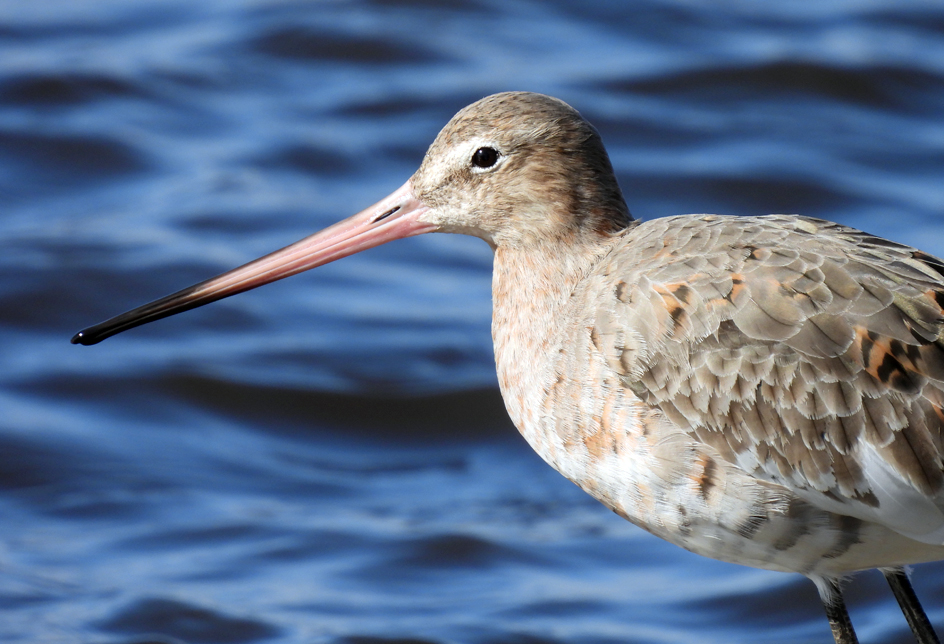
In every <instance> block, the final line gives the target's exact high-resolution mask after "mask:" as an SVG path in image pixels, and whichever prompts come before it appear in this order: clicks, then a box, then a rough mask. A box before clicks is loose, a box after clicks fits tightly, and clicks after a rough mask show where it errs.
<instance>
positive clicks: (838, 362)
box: [593, 215, 944, 506]
mask: <svg viewBox="0 0 944 644" xmlns="http://www.w3.org/2000/svg"><path fill="white" fill-rule="evenodd" d="M719 248H722V249H724V251H723V253H722V252H719V250H718V249H719ZM616 250H617V251H619V252H613V253H612V254H611V257H612V259H610V260H609V262H610V263H609V264H606V261H607V260H604V264H605V268H604V270H603V271H602V274H604V275H606V276H619V284H620V286H619V291H620V292H619V295H618V297H616V298H614V299H613V300H612V301H611V302H610V303H608V304H606V305H604V306H601V308H600V310H599V312H598V314H597V318H596V323H595V327H594V329H593V333H594V337H595V338H596V342H597V344H598V346H599V348H600V350H601V352H602V354H603V355H604V356H605V357H606V359H607V362H608V364H609V365H610V367H611V368H613V369H614V370H616V371H617V372H618V373H619V374H620V375H621V376H622V377H623V381H624V383H625V384H626V386H628V387H629V388H630V389H632V390H633V391H634V392H635V393H636V394H637V395H639V396H640V397H641V398H642V399H643V400H644V401H646V402H647V403H649V404H651V405H654V406H658V407H659V408H661V409H662V410H663V411H664V412H665V413H666V415H667V416H668V417H669V418H670V419H671V420H672V421H673V422H675V423H676V424H678V425H679V426H680V427H682V428H683V429H685V430H687V431H689V432H691V434H692V436H694V437H697V439H698V440H700V441H703V442H705V443H708V444H710V445H711V446H713V447H714V448H716V449H717V450H718V453H719V454H720V455H721V457H722V458H723V459H725V460H727V461H729V462H731V463H734V464H738V465H741V466H745V467H750V468H753V470H754V472H753V473H754V474H755V475H757V476H759V477H761V478H766V479H768V480H771V481H773V482H777V483H781V484H785V485H788V486H789V487H791V488H794V489H798V490H801V491H802V490H805V491H807V492H813V491H815V492H816V493H819V494H822V495H823V496H824V499H826V498H828V499H829V500H830V501H836V500H838V501H839V502H847V501H857V502H861V503H865V504H866V505H871V506H874V505H875V504H876V502H877V501H876V495H875V494H874V492H875V490H873V489H871V484H870V482H869V480H870V479H869V473H868V472H867V471H866V470H865V468H864V467H863V466H862V464H861V460H862V452H863V450H865V449H866V448H870V449H873V450H874V451H875V453H876V454H878V456H879V457H880V459H881V461H882V463H884V466H883V467H885V468H887V470H888V471H889V472H891V473H892V475H894V476H895V477H897V478H898V479H900V480H901V481H904V482H906V483H907V485H910V486H911V487H912V488H913V489H914V490H916V491H917V492H920V493H921V494H925V495H931V496H934V495H940V494H941V493H942V491H944V474H942V466H944V463H942V435H944V412H942V410H941V404H942V401H944V395H942V390H944V342H942V332H944V262H941V261H940V260H937V259H936V258H933V257H931V256H929V255H927V254H925V253H921V252H919V251H916V250H914V249H912V248H909V247H907V246H904V245H901V244H896V243H885V242H884V240H877V238H875V237H872V236H870V235H868V234H866V233H863V232H860V231H857V230H854V229H851V228H847V227H844V226H841V225H838V224H833V223H830V222H826V221H821V220H816V219H808V218H801V217H794V216H782V215H773V216H768V217H747V218H734V217H719V216H702V217H677V218H668V219H662V220H657V221H654V222H649V223H646V224H642V225H640V226H639V227H637V228H636V229H635V230H633V231H632V232H631V233H629V234H628V235H627V237H626V239H625V240H624V244H621V245H620V246H618V247H617V249H616ZM708 250H710V251H711V252H710V254H708V255H705V253H706V251H708ZM631 335H632V336H635V337H637V341H635V342H626V338H627V337H628V336H631Z"/></svg>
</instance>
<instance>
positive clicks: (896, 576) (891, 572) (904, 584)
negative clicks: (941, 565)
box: [882, 568, 941, 644]
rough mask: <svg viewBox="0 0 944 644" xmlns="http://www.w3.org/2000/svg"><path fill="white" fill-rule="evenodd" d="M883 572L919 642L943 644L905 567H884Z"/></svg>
mask: <svg viewBox="0 0 944 644" xmlns="http://www.w3.org/2000/svg"><path fill="white" fill-rule="evenodd" d="M882 574H883V575H885V579H887V580H888V585H889V586H891V587H892V592H893V593H894V594H895V599H897V600H898V605H899V606H901V612H903V613H904V614H905V619H906V620H908V626H910V627H911V632H912V633H914V636H915V639H916V640H917V641H918V644H941V641H940V640H939V639H938V638H937V634H936V633H935V632H934V628H933V627H932V626H931V622H930V621H929V620H928V616H927V614H926V613H925V612H924V609H923V608H922V607H921V602H919V601H918V596H917V595H916V594H915V591H914V588H912V587H911V581H909V579H908V573H906V572H905V570H904V568H882Z"/></svg>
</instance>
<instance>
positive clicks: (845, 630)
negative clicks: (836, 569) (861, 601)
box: [810, 576, 859, 644]
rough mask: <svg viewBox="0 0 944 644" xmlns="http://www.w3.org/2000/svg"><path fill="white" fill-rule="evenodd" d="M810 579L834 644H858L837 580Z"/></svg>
mask: <svg viewBox="0 0 944 644" xmlns="http://www.w3.org/2000/svg"><path fill="white" fill-rule="evenodd" d="M810 579H811V580H812V581H813V583H814V584H816V589H817V590H818V591H819V598H820V599H821V600H822V601H823V607H824V608H825V609H826V617H828V618H829V627H830V628H831V629H832V631H833V638H834V639H835V640H836V644H859V638H857V637H856V634H855V629H854V628H852V620H850V619H849V611H847V610H846V602H844V601H843V599H842V591H841V590H840V589H839V580H838V579H834V578H832V577H812V576H811V577H810Z"/></svg>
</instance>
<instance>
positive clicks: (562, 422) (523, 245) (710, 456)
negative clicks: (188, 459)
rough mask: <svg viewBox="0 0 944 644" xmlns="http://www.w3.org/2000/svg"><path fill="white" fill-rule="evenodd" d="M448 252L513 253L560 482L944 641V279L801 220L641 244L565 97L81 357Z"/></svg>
mask: <svg viewBox="0 0 944 644" xmlns="http://www.w3.org/2000/svg"><path fill="white" fill-rule="evenodd" d="M427 232H447V233H462V234H466V235H474V236H476V237H480V238H481V239H484V240H485V241H486V242H487V243H488V244H489V245H490V246H491V247H492V249H493V250H494V251H495V260H494V275H493V307H494V310H493V321H492V337H493V339H494V343H495V360H496V363H497V368H498V377H499V383H500V386H501V392H502V395H503V397H504V400H505V404H506V406H507V408H508V413H509V414H510V416H511V418H512V420H513V421H514V423H515V425H516V426H517V427H518V429H519V430H520V431H521V433H522V435H523V436H524V437H525V439H526V440H527V441H528V443H529V444H530V445H531V446H532V447H533V448H534V449H535V451H537V453H538V454H540V455H541V457H542V458H543V459H544V460H545V461H547V462H548V463H549V464H551V465H552V466H553V467H555V468H556V469H557V470H558V471H560V472H561V474H563V475H564V476H566V477H567V478H569V479H570V480H571V481H573V482H574V483H576V484H577V485H579V486H580V487H581V488H583V489H584V490H586V491H587V492H588V493H589V494H591V495H592V496H594V497H595V498H596V499H598V500H599V501H601V502H602V503H603V504H604V505H606V506H607V507H609V508H611V509H612V510H614V511H615V512H616V513H618V514H619V515H621V516H623V517H625V518H626V519H628V520H629V521H632V522H633V523H634V524H636V525H638V526H640V527H642V528H644V529H645V530H648V531H649V532H651V533H653V534H655V535H657V536H659V537H662V538H663V539H666V540H668V541H670V542H672V543H674V544H677V545H679V546H681V547H683V548H686V549H688V550H690V551H692V552H695V553H698V554H701V555H705V556H708V557H713V558H715V559H720V560H723V561H729V562H735V563H740V564H745V565H748V566H756V567H759V568H766V569H770V570H780V571H788V572H797V573H801V574H803V575H806V576H807V577H809V578H810V579H811V580H812V581H813V582H814V583H815V584H816V587H817V588H818V590H819V595H820V597H821V598H822V601H823V604H824V606H825V608H826V613H827V616H828V617H829V622H830V625H831V627H832V631H833V635H834V637H835V639H836V641H837V642H838V643H840V644H851V643H853V642H855V641H856V635H855V632H854V630H853V628H852V624H851V622H850V620H849V616H848V613H847V611H846V608H845V605H844V602H843V599H842V595H841V593H840V587H839V580H840V579H841V578H842V577H844V576H846V575H848V574H849V573H851V572H854V571H857V570H863V569H867V568H879V569H881V570H882V572H883V574H884V575H885V577H886V578H887V579H888V581H889V583H890V584H891V587H892V590H893V591H894V594H895V597H896V598H897V600H898V602H899V604H900V605H901V607H902V610H903V611H904V613H905V616H906V618H907V620H908V623H909V625H910V626H911V629H912V631H913V632H914V634H915V636H916V637H917V639H918V640H919V641H920V642H921V644H932V643H933V644H936V643H937V642H938V640H937V637H936V635H935V634H934V630H933V629H932V627H931V625H930V623H929V622H928V619H927V617H926V616H925V613H924V611H923V610H922V608H921V606H920V604H919V602H918V600H917V598H916V596H915V594H914V591H913V590H912V588H911V585H910V582H909V580H908V577H907V576H906V573H905V571H904V566H906V565H908V564H914V563H918V562H923V561H932V560H938V559H944V460H942V454H944V263H942V262H941V260H939V259H937V258H935V257H932V256H930V255H928V254H926V253H923V252H921V251H919V250H916V249H914V248H910V247H908V246H904V245H902V244H897V243H895V242H891V241H888V240H885V239H881V238H878V237H874V236H872V235H869V234H866V233H864V232H860V231H858V230H855V229H852V228H848V227H845V226H841V225H838V224H834V223H830V222H827V221H822V220H818V219H809V218H805V217H799V216H788V215H770V216H765V217H727V216H718V215H685V216H679V217H669V218H665V219H657V220H654V221H648V222H639V221H636V220H634V219H633V218H632V217H631V216H630V214H629V210H628V209H627V207H626V203H625V201H624V200H623V197H622V194H621V192H620V189H619V187H618V185H617V182H616V178H615V176H614V173H613V169H612V166H611V165H610V161H609V158H608V156H607V154H606V151H605V150H604V147H603V143H602V141H601V140H600V136H599V135H598V134H597V132H596V130H594V128H593V127H592V126H591V125H590V124H589V123H587V121H585V120H584V119H583V118H582V117H581V116H580V115H579V114H578V113H577V112H576V111H575V110H574V109H572V108H571V107H570V106H568V105H567V104H565V103H563V102H561V101H559V100H557V99H554V98H550V97H547V96H542V95H539V94H531V93H526V92H510V93H504V94H496V95H494V96H489V97H487V98H484V99H482V100H480V101H478V102H476V103H474V104H472V105H470V106H468V107H466V108H465V109H463V110H462V111H460V112H459V113H458V114H456V116H455V117H454V118H453V119H452V120H451V121H450V122H449V123H448V124H447V125H446V127H445V128H444V129H443V130H442V132H440V134H439V136H438V137H437V138H436V140H435V141H434V142H433V144H432V146H431V147H430V148H429V151H428V152H427V153H426V156H425V158H424V159H423V162H422V165H421V166H420V168H419V170H418V171H417V172H416V174H414V175H413V177H412V178H410V180H409V181H407V182H406V183H405V184H404V185H403V186H402V187H401V188H399V189H398V190H397V191H395V192H394V193H393V194H391V195H390V196H388V197H386V198H385V199H383V200H382V201H380V202H378V203H377V204H375V205H373V206H371V207H370V208H368V209H366V210H364V211H362V212H361V213H359V214H356V215H354V216H353V217H351V218H350V219H347V220H345V221H342V222H340V223H338V224H335V225H334V226H331V227H329V228H327V229H325V230H323V231H322V232H320V233H317V234H315V235H312V236H311V237H308V238H306V239H303V240H302V241H299V242H297V243H295V244H293V245H291V246H288V247H286V248H284V249H282V250H279V251H276V252H274V253H272V254H271V255H268V256H266V257H263V258H261V259H258V260H256V261H254V262H250V263H248V264H246V265H244V266H242V267H240V268H237V269H235V270H232V271H230V272H228V273H225V274H223V275H220V276H219V277H215V278H213V279H210V280H207V281H205V282H202V283H200V284H197V285H196V286H193V287H190V288H187V289H184V290H182V291H179V292H178V293H174V294H173V295H170V296H168V297H165V298H163V299H160V300H157V301H155V302H153V303H151V304H147V305H145V306H142V307H140V308H137V309H134V310H133V311H130V312H128V313H125V314H123V315H119V316H117V317H115V318H112V319H110V320H108V321H106V322H103V323H102V324H99V325H97V326H93V327H91V328H89V329H86V330H85V331H82V332H80V333H79V334H77V335H76V336H75V337H74V338H73V339H72V341H73V342H74V343H79V344H95V343H96V342H99V341H101V340H103V339H105V338H107V337H109V336H111V335H114V334H116V333H119V332H121V331H125V330H127V329H130V328H132V327H135V326H138V325H140V324H145V323H147V322H152V321H154V320H157V319H160V318H163V317H166V316H169V315H173V314H175V313H179V312H181V311H185V310H188V309H192V308H195V307H197V306H202V305H204V304H207V303H209V302H213V301H215V300H218V299H221V298H224V297H228V296H230V295H234V294H236V293H240V292H242V291H246V290H248V289H251V288H255V287H257V286H261V285H263V284H266V283H268V282H272V281H274V280H278V279H281V278H284V277H288V276H289V275H294V274H295V273H299V272H301V271H305V270H308V269H310V268H314V267H316V266H319V265H322V264H325V263H327V262H331V261H334V260H336V259H339V258H341V257H345V256H347V255H350V254H352V253H356V252H359V251H362V250H365V249H367V248H370V247H373V246H377V245H379V244H382V243H385V242H388V241H391V240H393V239H398V238H402V237H408V236H411V235H419V234H422V233H427Z"/></svg>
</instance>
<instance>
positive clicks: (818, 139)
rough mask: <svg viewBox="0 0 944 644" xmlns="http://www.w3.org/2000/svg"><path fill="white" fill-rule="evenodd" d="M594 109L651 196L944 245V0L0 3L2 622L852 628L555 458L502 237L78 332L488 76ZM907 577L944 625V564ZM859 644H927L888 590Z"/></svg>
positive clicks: (147, 630) (500, 636)
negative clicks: (547, 455)
mask: <svg viewBox="0 0 944 644" xmlns="http://www.w3.org/2000/svg"><path fill="white" fill-rule="evenodd" d="M508 89H528V90H533V91H540V92H545V93H549V94H553V95H556V96H559V97H561V98H563V99H564V100H566V101H568V102H570V103H571V104H572V105H574V106H575V107H577V108H578V109H579V110H580V111H581V112H582V113H583V114H584V115H585V116H586V117H587V118H588V119H589V120H590V121H591V122H593V123H594V124H595V125H596V126H597V127H598V129H599V130H600V132H601V133H602V135H603V138H604V140H605V141H606V143H607V145H608V148H609V151H610V154H611V156H612V159H613V162H614V165H615V167H616V169H617V172H618V175H619V180H620V183H621V185H622V187H623V189H624V192H625V194H626V197H627V201H628V202H629V205H630V208H631V209H632V210H633V212H634V214H635V215H636V216H638V217H642V218H653V217H659V216H665V215H671V214H679V213H683V212H720V213H729V214H764V213H768V212H791V213H792V212H800V213H803V214H807V215H812V216H817V217H824V218H828V219H833V220H837V221H840V222H843V223H846V224H850V225H853V226H857V227H860V228H864V229H866V230H868V231H870V232H873V233H877V234H881V235H884V236H888V237H891V238H893V239H896V240H898V241H903V242H907V243H910V244H914V245H918V246H921V247H922V248H924V249H925V250H927V251H929V252H932V253H934V254H937V255H944V6H942V5H941V3H940V2H937V1H933V2H932V1H927V2H922V1H919V0H903V1H901V2H895V3H890V2H869V1H858V0H857V1H852V0H849V1H845V2H843V1H836V0H822V1H819V2H776V3H760V2H753V1H751V2H748V1H744V2H738V1H733V0H722V1H719V2H710V3H709V2H704V3H698V2H693V1H688V2H686V1H681V0H678V1H670V0H662V1H658V0H648V1H647V0H643V1H640V2H632V3H621V2H605V3H588V2H576V1H568V0H557V1H555V2H533V3H528V2H516V1H510V2H509V1H507V0H502V1H497V0H496V1H490V0H458V1H455V2H447V1H444V0H413V1H405V2H398V1H395V0H376V1H374V2H318V3H314V2H279V1H275V0H243V1H238V2H229V1H224V0H208V1H205V2H173V1H169V0H168V1H164V2H148V1H145V0H142V1H138V2H123V1H122V2H119V1H117V0H85V1H83V2H74V1H71V0H59V1H54V0H46V1H44V2H32V3H28V2H20V1H13V2H6V3H0V204H2V210H0V334H2V340H3V343H2V348H0V365H2V369H0V379H2V380H0V411H2V414H0V517H2V521H0V610H2V619H0V640H2V641H5V642H7V641H8V642H101V643H130V642H163V643H167V644H169V643H172V642H192V643H204V642H206V643H215V642H286V643H288V642H314V643H331V644H341V643H343V644H381V643H388V644H393V643H399V644H445V643H454V642H462V643H482V644H486V643H488V644H498V643H503V644H506V643H508V644H510V643H516V644H517V643H529V644H537V643H548V644H550V643H552V642H553V643H564V642H567V643H573V644H577V643H604V642H605V643H616V642H640V643H655V642H666V643H670V642H671V643H674V642H718V643H722V642H724V643H730V642H757V641H763V642H828V641H830V635H829V632H828V628H827V624H826V620H825V619H824V618H823V616H822V609H821V607H820V605H819V602H818V599H817V598H816V594H815V591H814V589H813V586H812V585H811V584H810V583H809V582H807V581H806V580H805V579H803V578H800V577H798V576H792V575H783V574H777V573H771V572H764V571H757V570H751V569H747V568H742V567H738V566H733V565H727V564H722V563H718V562H714V561H709V560H707V559H702V558H699V557H696V556H695V555H691V554H688V553H686V552H684V551H682V550H680V549H678V548H676V547H674V546H671V545H668V544H666V543H663V542H661V541H659V540H658V539H656V538H654V537H651V536H649V535H648V534H646V533H644V532H642V531H641V530H638V529H636V528H634V527H632V526H631V525H629V524H628V523H626V522H624V521H622V520H621V519H619V518H618V517H616V516H615V515H613V514H612V513H610V512H608V511H607V510H605V509H604V508H603V507H602V506H600V505H598V504H597V503H596V502H594V501H593V500H592V499H590V498H589V497H587V496H585V495H584V494H583V493H582V492H580V491H579V490H578V489H577V488H576V487H574V486H573V485H572V484H570V483H568V482H567V481H565V480H564V479H563V478H562V477H560V476H559V475H558V474H556V473H555V472H553V471H552V470H551V469H550V468H548V467H547V466H546V465H544V464H543V463H542V462H541V461H540V460H539V459H538V458H537V457H536V456H535V455H534V454H533V453H531V452H530V451H529V449H528V447H527V446H526V445H525V444H524V442H523V440H522V439H521V438H520V437H519V436H518V435H517V433H516V432H515V430H514V428H513V427H512V426H511V424H510V422H509V421H508V419H507V417H506V415H505V413H504V410H503V406H502V403H501V400H500V398H499V395H498V393H497V387H496V381H495V375H494V366H493V363H492V354H491V343H490V337H489V328H488V325H489V312H490V311H489V309H490V304H489V298H490V291H489V287H490V284H489V275H490V262H491V254H490V251H489V249H488V248H487V247H486V245H485V244H483V243H482V242H480V241H478V240H473V239H466V238H459V237H452V236H446V235H430V236H426V237H422V238H417V239H411V240H407V241H403V242H398V243H396V244H393V245H389V246H386V247H382V248H379V249H376V250H373V251H370V252H369V253H366V254H364V255H362V256H357V257H353V258H348V259H346V260H344V261H341V262H339V263H336V264H332V265H330V266H326V267H324V268H321V269H319V270H317V271H314V272H312V273H307V274H305V275H303V276H299V277H295V278H293V279H291V280H287V281H284V282H280V283H278V284H275V285H272V286H269V287H267V288H265V289H261V290H259V291H254V292H252V293H249V294H244V295H241V296H239V297H236V298H232V299H229V300H226V301H224V302H220V303H217V304H214V305H212V306H210V307H207V308H205V309H201V310H199V311H195V312H191V313H188V314H186V315H183V316H179V317H176V318H172V319H168V320H165V321H162V322H160V323H158V324H155V325H151V326H148V327H143V328H141V329H138V330H135V331H133V332H131V333H128V334H126V335H123V336H119V337H117V338H114V339H112V340H109V341H108V342H105V343H104V344H102V345H99V346H96V347H94V348H84V347H74V346H70V345H69V344H68V340H69V337H70V336H71V335H72V333H74V332H75V331H76V330H78V329H79V328H81V327H83V326H87V325H88V324H90V323H93V322H97V321H99V320H101V319H103V318H105V317H108V316H110V315H113V314H115V313H118V312H121V311H123V310H125V309H126V308H129V307H132V306H134V305H137V304H140V303H142V302H144V301H146V300H150V299H153V298H155V297H158V296H161V295H163V294H165V293H167V292H170V291H172V290H176V289H177V288H180V287H183V286H186V285H189V284H190V283H192V282H195V281H198V280H200V279H203V278H205V277H208V276H210V275H213V274H216V273H218V272H221V271H222V270H225V269H227V268H230V267H233V266H235V265H237V264H240V263H242V262H244V261H246V260H248V259H251V258H254V257H256V256H258V255H261V254H263V253H265V252H267V251H270V250H273V249H275V248H278V247H280V246H282V245H284V244H286V243H289V242H291V241H294V240H295V239H298V238H300V237H302V236H304V235H306V234H308V233H310V232H313V231H314V230H316V229H318V228H321V227H323V226H325V225H327V224H329V223H331V222H333V221H335V220H337V219H340V218H342V217H344V216H347V215H348V214H351V213H353V212H355V211H356V210H359V209H360V208H362V207H364V206H366V205H368V204H370V203H372V202H374V201H375V200H376V199H378V198H379V197H381V196H383V195H385V194H387V193H388V192H389V191H390V190H392V189H393V188H395V187H397V186H399V185H400V184H401V183H402V182H403V181H404V180H405V179H406V178H407V177H408V176H409V175H410V174H411V173H412V171H413V170H414V169H415V167H416V166H417V165H418V163H419V161H420V160H421V158H422V155H423V153H424V151H425V149H426V146H427V145H428V144H429V143H430V142H431V141H432V139H433V137H434V136H435V134H436V132H437V131H438V130H439V128H440V127H442V125H443V124H444V123H445V122H446V121H447V120H448V118H449V117H450V116H451V115H452V114H453V113H454V112H455V111H456V110H457V109H459V108H461V107H462V106H464V105H466V104H467V103H469V102H471V101H473V100H475V99H477V98H480V97H482V96H484V95H486V94H489V93H493V92H496V91H502V90H508ZM915 585H916V587H917V589H918V592H919V594H920V595H922V597H923V598H924V600H925V602H926V606H927V608H928V609H929V612H930V614H931V618H932V621H935V622H936V623H937V624H939V625H944V566H942V565H940V564H927V565H923V566H919V567H918V568H917V570H916V574H915ZM848 600H849V603H850V607H851V611H852V617H853V620H854V622H855V623H856V625H857V627H858V629H859V633H860V636H861V638H862V640H863V641H864V642H875V643H877V642H907V641H909V637H910V636H909V634H908V632H907V628H906V626H905V624H904V620H903V619H902V617H901V616H900V614H899V612H898V609H897V607H896V606H895V604H894V601H893V599H892V598H891V595H890V593H889V592H888V591H887V589H886V588H885V587H884V581H883V580H881V578H880V577H879V575H878V574H877V573H871V574H864V575H861V576H860V577H859V578H858V581H857V583H856V584H854V585H852V586H851V587H850V588H849V591H848Z"/></svg>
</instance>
